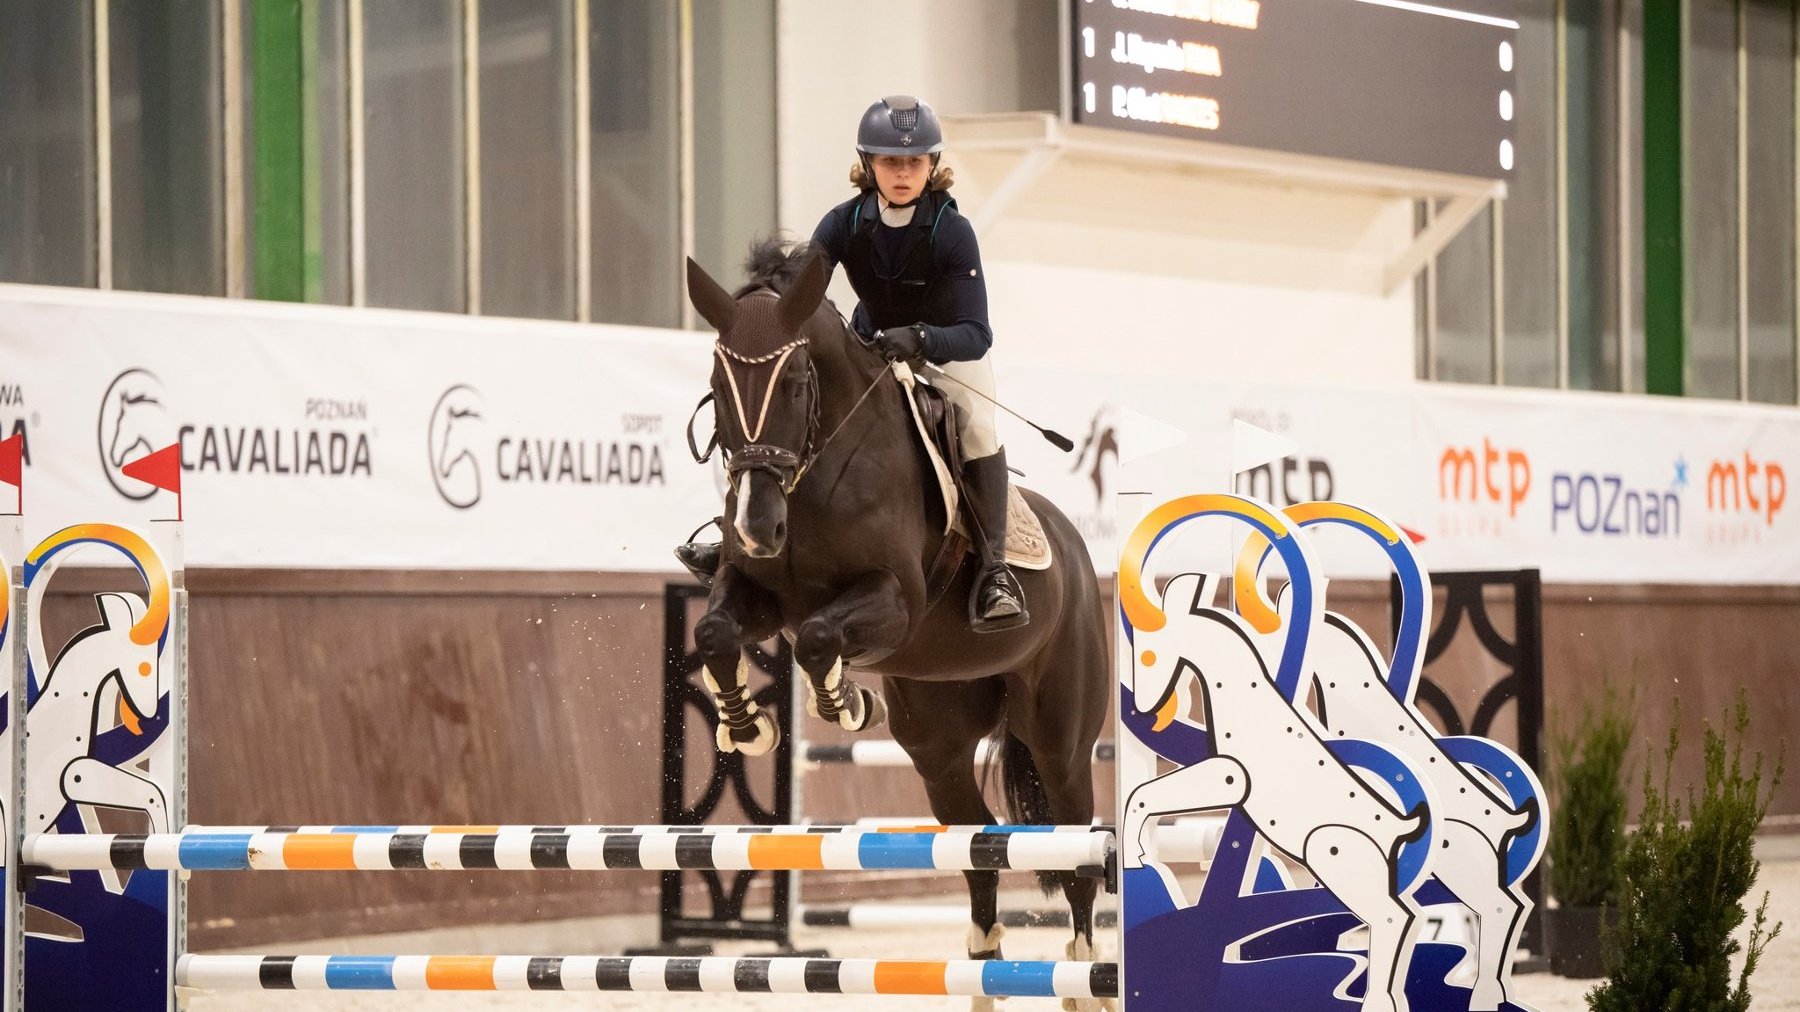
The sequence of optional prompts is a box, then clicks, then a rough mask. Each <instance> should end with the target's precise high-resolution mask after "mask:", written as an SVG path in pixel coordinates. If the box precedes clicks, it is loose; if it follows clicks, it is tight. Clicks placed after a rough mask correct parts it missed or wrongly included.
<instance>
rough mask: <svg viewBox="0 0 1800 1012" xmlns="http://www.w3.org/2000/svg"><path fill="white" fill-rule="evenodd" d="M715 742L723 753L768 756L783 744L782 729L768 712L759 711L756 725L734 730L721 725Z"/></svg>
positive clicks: (755, 719) (755, 720)
mask: <svg viewBox="0 0 1800 1012" xmlns="http://www.w3.org/2000/svg"><path fill="white" fill-rule="evenodd" d="M714 740H715V741H716V742H717V744H718V746H719V751H720V752H721V753H725V754H730V753H732V752H740V753H742V754H744V755H746V756H749V757H752V758H754V757H756V756H760V755H768V754H769V753H770V752H773V751H774V750H775V746H777V745H779V744H781V728H779V727H777V726H776V725H775V721H774V719H773V718H771V717H770V716H769V715H768V713H767V712H764V711H760V710H759V711H758V712H757V714H756V717H755V718H754V723H752V724H751V725H750V726H749V727H745V728H732V727H727V726H726V725H724V724H720V725H719V727H718V732H717V734H716V735H715V737H714Z"/></svg>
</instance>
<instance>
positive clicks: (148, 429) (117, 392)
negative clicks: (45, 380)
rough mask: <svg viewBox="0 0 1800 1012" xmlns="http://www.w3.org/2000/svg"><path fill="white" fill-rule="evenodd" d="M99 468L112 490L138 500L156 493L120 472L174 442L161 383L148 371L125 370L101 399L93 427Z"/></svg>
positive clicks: (149, 486)
mask: <svg viewBox="0 0 1800 1012" xmlns="http://www.w3.org/2000/svg"><path fill="white" fill-rule="evenodd" d="M95 429H96V438H97V440H98V443H99V450H100V468H101V470H102V471H104V472H105V473H106V480H107V481H108V482H109V483H111V485H112V487H113V489H114V490H115V491H117V492H118V493H119V494H120V495H122V496H124V497H125V498H127V499H131V500H134V501H141V500H144V499H148V498H150V496H152V495H154V494H155V493H156V488H155V486H153V485H147V484H145V483H144V482H141V481H138V480H137V479H136V478H128V477H126V476H125V475H124V474H122V473H120V469H121V468H123V467H124V466H125V465H126V464H129V463H131V462H132V461H134V460H138V459H140V458H142V457H145V456H148V455H149V454H151V453H152V452H154V451H156V450H160V449H162V448H163V447H165V446H168V445H169V444H170V443H172V442H174V441H175V426H174V423H173V422H172V421H171V420H170V418H169V413H168V409H167V406H166V405H165V404H164V403H163V387H162V380H160V379H158V378H157V376H156V374H155V373H153V372H151V371H150V370H148V369H137V368H133V369H127V370H125V371H124V372H122V373H120V374H118V375H117V376H114V377H113V381H112V383H111V384H110V385H109V386H107V388H106V394H105V396H103V397H101V398H100V417H99V420H98V424H97V425H96V426H95Z"/></svg>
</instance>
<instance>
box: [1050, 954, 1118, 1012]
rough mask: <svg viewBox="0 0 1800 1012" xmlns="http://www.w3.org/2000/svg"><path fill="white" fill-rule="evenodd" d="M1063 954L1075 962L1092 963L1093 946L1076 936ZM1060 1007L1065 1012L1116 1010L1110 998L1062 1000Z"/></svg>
mask: <svg viewBox="0 0 1800 1012" xmlns="http://www.w3.org/2000/svg"><path fill="white" fill-rule="evenodd" d="M1063 952H1064V953H1065V954H1066V955H1067V956H1068V958H1069V959H1071V960H1073V961H1075V962H1080V963H1091V962H1093V961H1094V945H1093V943H1092V942H1089V941H1088V940H1087V937H1086V936H1084V935H1076V936H1075V938H1074V939H1073V940H1072V941H1070V942H1069V944H1068V947H1067V948H1065V949H1064V950H1063ZM1062 1007H1063V1009H1064V1010H1065V1012H1102V1010H1104V1012H1113V1010H1115V1009H1117V1008H1118V1006H1117V1005H1116V1004H1114V1003H1113V1000H1112V999H1111V998H1064V999H1063V1000H1062Z"/></svg>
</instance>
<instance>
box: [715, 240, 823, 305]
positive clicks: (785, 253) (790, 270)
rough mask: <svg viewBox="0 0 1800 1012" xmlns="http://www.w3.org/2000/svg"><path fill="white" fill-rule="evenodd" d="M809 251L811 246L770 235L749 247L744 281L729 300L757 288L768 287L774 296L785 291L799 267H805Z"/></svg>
mask: <svg viewBox="0 0 1800 1012" xmlns="http://www.w3.org/2000/svg"><path fill="white" fill-rule="evenodd" d="M812 252H813V244H812V243H811V242H810V241H808V242H799V241H796V240H792V239H788V238H786V237H784V236H779V235H772V236H769V237H768V238H766V239H764V240H763V241H761V242H759V243H756V244H755V245H753V246H751V247H750V255H749V256H747V257H745V258H744V274H745V275H746V276H747V277H748V278H749V280H748V281H746V282H744V284H743V285H742V286H741V287H739V288H738V290H737V291H735V292H733V293H731V294H732V298H736V299H741V298H743V297H744V296H746V295H748V294H750V293H751V292H754V291H756V290H757V289H759V288H768V289H772V290H773V291H775V292H776V293H777V294H779V293H781V292H784V291H786V290H787V286H788V285H790V284H793V282H794V279H796V278H798V277H799V276H800V268H802V267H805V266H806V258H807V257H808V256H809V255H810V254H811V253H812Z"/></svg>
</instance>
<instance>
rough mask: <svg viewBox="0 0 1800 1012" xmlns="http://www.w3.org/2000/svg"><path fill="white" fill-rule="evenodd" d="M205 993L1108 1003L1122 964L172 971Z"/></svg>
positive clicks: (631, 961) (603, 962) (507, 965)
mask: <svg viewBox="0 0 1800 1012" xmlns="http://www.w3.org/2000/svg"><path fill="white" fill-rule="evenodd" d="M175 983H176V985H177V986H179V987H184V988H196V989H200V990H209V991H256V990H262V991H650V992H696V991H700V992H713V993H724V994H733V993H736V994H855V995H966V996H970V997H982V996H985V997H993V998H1037V997H1042V998H1112V997H1116V996H1117V995H1118V991H1119V969H1118V964H1117V963H1088V962H1077V961H1068V962H1048V961H1017V960H1001V959H994V960H969V959H963V960H950V961H945V962H933V961H926V960H902V959H804V958H798V957H778V958H771V959H749V958H732V957H725V956H720V957H703V958H671V957H661V956H630V957H612V956H255V955H250V956H208V955H193V954H188V955H184V956H182V957H181V958H180V959H179V960H178V961H177V962H176V965H175Z"/></svg>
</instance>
